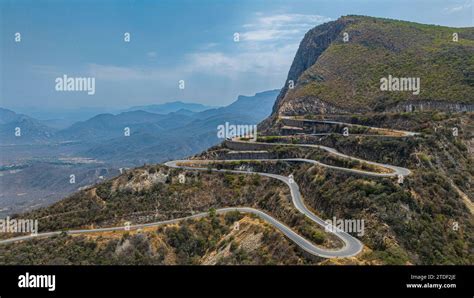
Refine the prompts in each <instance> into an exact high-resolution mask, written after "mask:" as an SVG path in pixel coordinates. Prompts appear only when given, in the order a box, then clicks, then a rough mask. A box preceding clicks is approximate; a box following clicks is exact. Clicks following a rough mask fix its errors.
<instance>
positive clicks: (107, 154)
mask: <svg viewBox="0 0 474 298" xmlns="http://www.w3.org/2000/svg"><path fill="white" fill-rule="evenodd" d="M278 93H279V90H272V91H265V92H261V93H257V94H255V95H254V96H239V97H238V98H237V100H236V101H235V102H234V103H232V104H230V105H228V106H225V107H220V108H212V107H209V106H205V105H201V104H194V103H184V102H179V101H176V102H170V103H166V104H159V105H150V106H137V107H132V108H130V109H128V110H127V111H124V112H121V113H119V114H116V115H114V114H110V113H106V114H98V115H95V116H93V117H92V118H90V119H88V120H85V121H78V122H75V123H74V124H72V125H70V126H69V127H67V128H65V129H57V128H55V127H54V125H53V126H52V127H50V126H48V125H47V123H48V122H46V121H41V120H37V119H35V118H32V117H29V116H26V115H23V114H17V113H15V112H13V111H10V110H7V109H0V116H1V120H0V136H2V142H3V144H44V143H69V142H73V143H79V144H80V146H79V147H78V148H80V150H79V151H78V152H76V153H77V154H78V155H80V156H85V157H90V158H97V159H100V160H105V161H109V162H114V163H118V164H123V163H126V164H127V165H129V166H133V165H137V164H141V163H144V162H161V161H163V160H165V159H168V158H177V157H185V156H187V155H190V154H194V153H197V152H199V151H201V150H204V149H205V148H207V147H209V146H212V145H214V144H216V143H217V142H219V139H218V138H217V134H216V129H217V126H218V125H220V124H223V123H225V122H230V123H234V124H257V123H259V122H260V121H261V120H263V119H264V118H265V117H267V116H268V115H269V114H270V111H271V107H272V105H273V104H274V101H275V98H276V96H277V95H278ZM152 111H153V112H152ZM64 118H67V115H64ZM16 127H20V128H21V137H16V136H15V135H14V132H15V128H16ZM128 131H129V132H130V136H127V135H126V132H128Z"/></svg>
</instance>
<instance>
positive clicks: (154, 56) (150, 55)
mask: <svg viewBox="0 0 474 298" xmlns="http://www.w3.org/2000/svg"><path fill="white" fill-rule="evenodd" d="M146 55H147V57H148V58H150V59H154V58H156V57H157V56H158V53H156V52H155V51H150V52H148V53H146Z"/></svg>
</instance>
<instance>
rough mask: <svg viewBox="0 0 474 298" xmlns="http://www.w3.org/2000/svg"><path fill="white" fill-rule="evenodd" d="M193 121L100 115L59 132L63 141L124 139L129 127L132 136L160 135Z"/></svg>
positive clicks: (151, 115)
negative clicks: (126, 129) (143, 134)
mask: <svg viewBox="0 0 474 298" xmlns="http://www.w3.org/2000/svg"><path fill="white" fill-rule="evenodd" d="M192 120H193V118H190V117H188V116H187V115H184V114H179V115H178V114H174V113H170V114H168V115H161V114H154V113H149V112H145V111H131V112H124V113H120V114H118V115H112V114H100V115H97V116H94V117H92V118H91V119H89V120H87V121H81V122H77V123H75V124H73V125H72V126H71V127H69V128H67V129H64V130H62V131H60V132H58V137H59V138H61V139H63V140H83V141H91V140H94V141H100V140H108V139H112V138H116V137H123V136H124V129H125V128H127V127H128V128H129V129H130V132H131V134H135V133H136V132H138V131H140V132H150V133H160V132H162V131H163V130H165V129H173V128H175V127H178V126H182V125H184V124H186V123H188V122H190V121H192Z"/></svg>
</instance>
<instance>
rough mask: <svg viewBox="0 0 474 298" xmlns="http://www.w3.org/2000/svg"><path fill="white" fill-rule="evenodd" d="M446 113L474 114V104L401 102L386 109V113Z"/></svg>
mask: <svg viewBox="0 0 474 298" xmlns="http://www.w3.org/2000/svg"><path fill="white" fill-rule="evenodd" d="M435 110H436V111H445V112H454V113H460V112H474V104H464V103H453V102H444V101H408V102H401V103H398V104H396V105H393V106H389V107H387V108H386V109H385V112H398V113H399V112H415V111H418V112H422V111H424V112H426V111H435Z"/></svg>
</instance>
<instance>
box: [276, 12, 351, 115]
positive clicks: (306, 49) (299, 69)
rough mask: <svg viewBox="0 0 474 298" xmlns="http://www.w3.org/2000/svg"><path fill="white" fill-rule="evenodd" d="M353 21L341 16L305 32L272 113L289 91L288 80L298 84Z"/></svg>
mask: <svg viewBox="0 0 474 298" xmlns="http://www.w3.org/2000/svg"><path fill="white" fill-rule="evenodd" d="M351 22H353V20H352V19H350V18H345V19H342V18H341V19H339V20H337V21H332V22H328V23H325V24H322V25H320V26H317V27H315V28H313V29H311V30H310V31H308V32H307V33H306V34H305V36H304V38H303V40H302V41H301V43H300V46H299V48H298V51H297V52H296V55H295V58H294V59H293V63H292V64H291V67H290V71H289V72H288V78H287V80H286V82H285V86H283V88H282V89H281V91H280V94H279V95H278V97H277V100H276V101H275V105H274V106H273V112H272V114H275V113H277V111H278V108H279V106H280V102H281V100H282V99H283V98H284V97H285V95H286V93H287V92H288V88H289V87H288V86H289V84H288V82H289V81H290V80H293V82H294V83H295V84H296V81H297V80H298V78H299V77H300V76H301V74H302V73H303V72H304V71H305V70H307V69H308V68H310V67H311V66H312V65H313V64H314V63H315V62H316V60H317V59H318V58H319V56H320V55H321V54H322V53H323V52H324V51H325V50H326V49H327V48H328V47H329V45H330V44H331V43H332V41H333V40H335V39H336V38H337V36H338V35H339V34H340V33H341V31H342V30H344V28H345V27H346V25H347V24H349V23H351Z"/></svg>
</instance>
